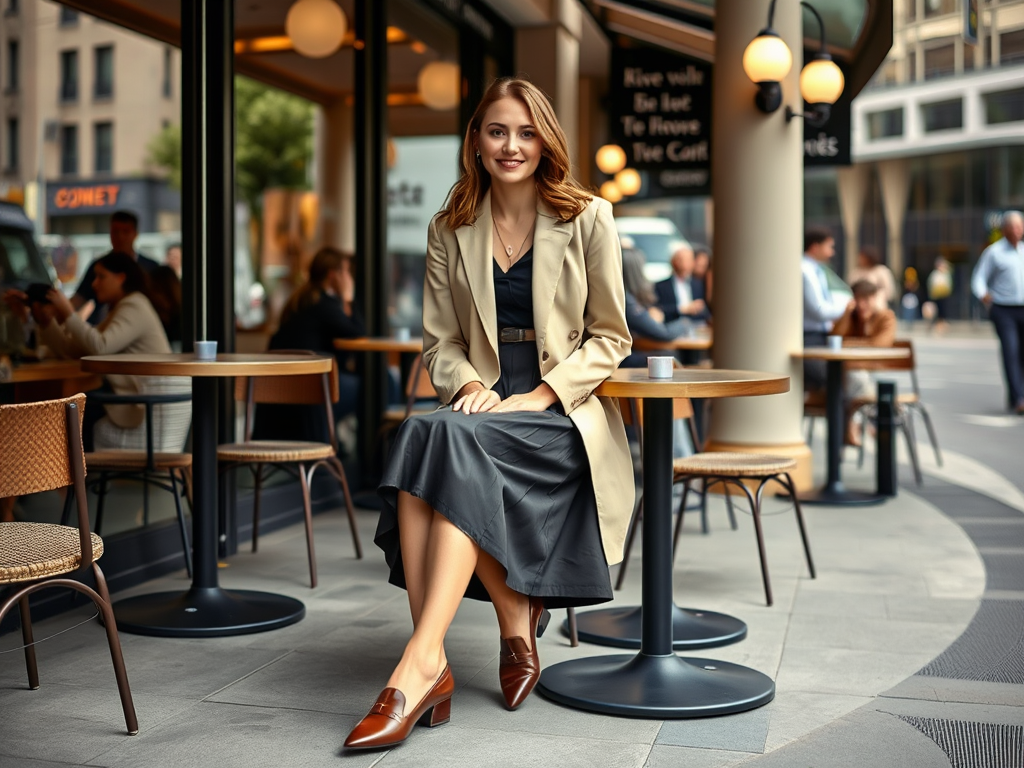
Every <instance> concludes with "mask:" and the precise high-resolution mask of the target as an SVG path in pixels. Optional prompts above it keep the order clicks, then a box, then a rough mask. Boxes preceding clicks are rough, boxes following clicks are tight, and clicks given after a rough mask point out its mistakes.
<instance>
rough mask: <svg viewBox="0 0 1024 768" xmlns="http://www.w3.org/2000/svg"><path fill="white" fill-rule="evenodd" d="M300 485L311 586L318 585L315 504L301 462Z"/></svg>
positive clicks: (304, 466) (311, 587)
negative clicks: (315, 546)
mask: <svg viewBox="0 0 1024 768" xmlns="http://www.w3.org/2000/svg"><path fill="white" fill-rule="evenodd" d="M299 485H301V486H302V509H303V512H305V515H306V549H307V551H308V552H309V588H310V589H313V588H314V587H316V551H315V550H314V549H313V504H312V500H311V499H310V497H309V478H308V477H307V476H306V465H305V464H303V463H301V462H299Z"/></svg>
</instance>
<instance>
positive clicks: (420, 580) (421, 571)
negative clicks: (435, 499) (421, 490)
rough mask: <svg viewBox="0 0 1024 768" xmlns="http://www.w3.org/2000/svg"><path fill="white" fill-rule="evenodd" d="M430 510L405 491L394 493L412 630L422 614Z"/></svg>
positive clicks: (432, 511)
mask: <svg viewBox="0 0 1024 768" xmlns="http://www.w3.org/2000/svg"><path fill="white" fill-rule="evenodd" d="M433 519H434V510H433V509H431V508H430V505H429V504H427V502H425V501H424V500H423V499H419V498H417V497H415V496H413V495H412V494H411V493H406V492H405V491H399V492H398V540H399V542H400V543H401V546H402V568H403V570H404V571H405V589H406V592H407V593H408V594H409V612H410V613H411V614H412V625H413V627H414V628H415V627H416V625H417V624H419V621H420V614H421V613H422V612H423V593H424V585H425V584H426V581H427V545H428V543H429V540H430V526H431V524H432V522H433Z"/></svg>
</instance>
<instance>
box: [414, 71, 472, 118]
mask: <svg viewBox="0 0 1024 768" xmlns="http://www.w3.org/2000/svg"><path fill="white" fill-rule="evenodd" d="M416 90H417V91H419V94H420V98H422V99H423V103H424V104H426V105H427V106H428V107H430V108H431V109H436V110H438V111H444V110H447V109H455V108H456V107H457V106H459V98H460V96H461V91H462V77H461V74H460V72H459V65H458V64H452V63H451V62H448V61H432V62H430V63H429V64H427V65H426V66H425V67H423V69H421V70H420V73H419V76H417V78H416Z"/></svg>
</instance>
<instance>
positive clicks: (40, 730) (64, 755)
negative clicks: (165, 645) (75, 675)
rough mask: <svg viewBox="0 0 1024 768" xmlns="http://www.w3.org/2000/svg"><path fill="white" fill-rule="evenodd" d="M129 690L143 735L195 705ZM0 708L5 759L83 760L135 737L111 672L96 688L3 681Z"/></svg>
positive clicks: (0, 743) (0, 738)
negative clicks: (30, 687) (32, 686)
mask: <svg viewBox="0 0 1024 768" xmlns="http://www.w3.org/2000/svg"><path fill="white" fill-rule="evenodd" d="M19 685H20V686H23V685H24V683H23V682H22V683H19ZM132 693H133V699H134V701H135V711H136V713H137V715H138V718H139V729H140V733H142V734H145V733H148V732H151V731H154V730H157V729H159V728H160V726H161V725H162V724H163V723H164V722H166V721H167V720H168V719H170V718H173V717H175V716H177V715H179V714H180V713H182V712H184V711H187V710H188V709H190V708H191V707H192V706H194V704H195V702H193V701H190V700H188V699H180V698H173V697H170V696H155V695H151V694H147V693H140V692H137V691H133V692H132ZM0 713H2V715H0V752H2V753H4V754H6V755H7V756H8V757H9V758H11V757H16V758H19V759H24V758H36V759H39V760H43V761H53V762H58V763H60V762H63V763H85V762H88V761H90V760H92V759H93V758H95V757H97V756H98V755H101V754H103V753H104V752H106V751H108V750H109V749H111V748H113V747H115V746H118V745H120V744H123V743H124V742H126V741H131V740H134V739H138V738H139V736H128V735H127V730H126V727H125V722H124V712H123V711H122V709H121V700H120V698H119V697H118V695H117V687H116V685H115V683H114V676H113V674H111V675H110V684H109V685H107V686H104V687H101V688H88V687H82V686H68V685H59V684H53V683H47V682H46V681H45V680H43V681H42V685H41V687H40V688H39V689H38V690H35V691H30V690H27V689H26V688H23V687H21V688H10V687H7V684H6V683H5V684H3V687H2V688H0ZM58 734H59V737H58V736H57V735H58Z"/></svg>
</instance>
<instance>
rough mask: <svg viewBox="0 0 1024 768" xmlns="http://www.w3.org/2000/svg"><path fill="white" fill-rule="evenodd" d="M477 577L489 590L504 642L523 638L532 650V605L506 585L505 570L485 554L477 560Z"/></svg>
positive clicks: (524, 596)
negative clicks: (514, 638)
mask: <svg viewBox="0 0 1024 768" xmlns="http://www.w3.org/2000/svg"><path fill="white" fill-rule="evenodd" d="M476 575H477V577H478V578H479V579H480V581H481V582H483V585H484V587H486V588H487V594H488V595H490V598H491V602H492V603H494V612H495V613H496V614H498V628H499V629H500V631H501V636H502V637H504V638H506V639H507V638H510V637H521V638H523V640H525V641H526V645H527V646H530V636H531V635H532V634H533V633H532V632H531V631H530V601H529V599H528V598H527V597H526V595H524V594H522V593H520V592H516V591H515V590H514V589H512V588H511V587H509V585H508V584H506V583H505V579H506V578H507V576H508V572H507V571H506V570H505V567H504V566H503V565H502V564H501V563H499V562H498V561H497V560H495V559H494V558H493V557H491V556H490V555H488V554H487V553H486V552H484V551H483V550H481V551H480V556H479V557H478V558H477V563H476Z"/></svg>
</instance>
